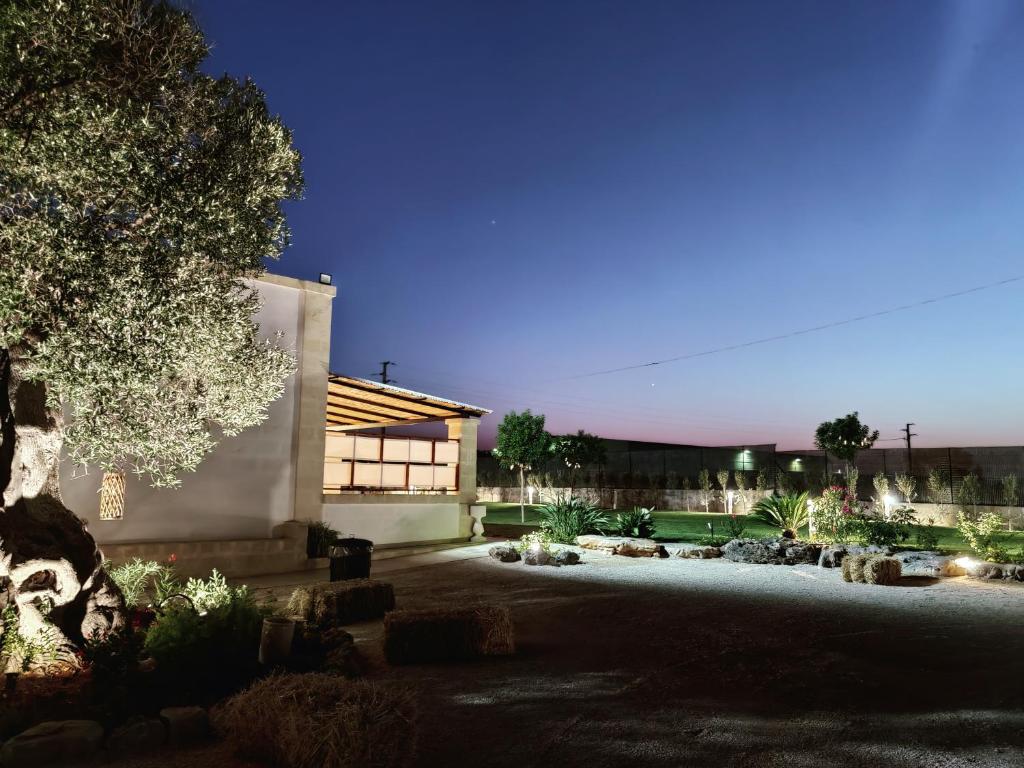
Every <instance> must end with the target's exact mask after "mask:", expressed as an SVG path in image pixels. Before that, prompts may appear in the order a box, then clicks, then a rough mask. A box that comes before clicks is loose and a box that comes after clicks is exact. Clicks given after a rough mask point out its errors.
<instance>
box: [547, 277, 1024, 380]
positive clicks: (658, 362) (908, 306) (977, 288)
mask: <svg viewBox="0 0 1024 768" xmlns="http://www.w3.org/2000/svg"><path fill="white" fill-rule="evenodd" d="M1021 280H1024V275H1017V276H1015V277H1008V278H1006V279H1005V280H997V281H996V282H994V283H986V284H984V285H976V286H974V287H973V288H965V289H964V290H962V291H953V292H951V293H944V294H942V295H941V296H933V297H931V298H928V299H922V300H921V301H916V302H913V303H912V304H901V305H900V306H898V307H890V308H889V309H882V310H879V311H878V312H869V313H868V314H865V315H857V316H856V317H848V318H846V319H845V320H835V321H833V322H831V323H823V324H822V325H815V326H813V327H811V328H802V329H800V330H799V331H790V332H789V333H780V334H778V335H777V336H765V337H763V338H760V339H753V340H752V341H744V342H742V343H739V344H730V345H728V346H725V347H715V348H714V349H705V350H704V351H702V352H691V353H689V354H686V355H677V356H675V357H666V358H664V359H662V360H652V361H650V362H647V363H636V364H635V365H623V366H620V367H618V368H606V369H604V370H600V371H591V372H589V373H580V374H576V375H575V376H563V377H561V379H585V378H589V377H591V376H606V375H608V374H611V373H622V372H623V371H635V370H638V369H640V368H652V367H654V366H656V365H665V364H666V363H678V362H682V361H683V360H693V359H694V358H698V357H707V356H708V355H717V354H719V353H721V352H732V351H734V350H737V349H745V348H747V347H754V346H757V345H759V344H768V343H769V342H773V341H782V340H783V339H791V338H794V337H796V336H803V335H805V334H808V333H816V332H818V331H824V330H827V329H829V328H837V327H839V326H842V325H850V324H851V323H859V322H862V321H864V320H870V319H872V318H875V317H882V316H883V315H891V314H894V313H896V312H905V311H907V310H910V309H917V308H918V307H923V306H926V305H927V304H935V303H937V302H940V301H948V300H949V299H955V298H958V297H960V296H967V295H968V294H971V293H978V292H979V291H986V290H988V289H990V288H998V287H1000V286H1003V285H1009V284H1010V283H1016V282H1019V281H1021ZM561 379H559V380H561Z"/></svg>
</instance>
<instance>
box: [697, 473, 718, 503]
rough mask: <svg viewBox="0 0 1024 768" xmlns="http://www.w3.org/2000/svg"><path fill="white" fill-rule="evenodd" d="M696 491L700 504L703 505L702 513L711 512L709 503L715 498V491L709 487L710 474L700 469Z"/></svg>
mask: <svg viewBox="0 0 1024 768" xmlns="http://www.w3.org/2000/svg"><path fill="white" fill-rule="evenodd" d="M697 489H698V491H700V503H701V504H703V505H704V511H705V512H710V511H711V502H712V501H713V500H714V498H715V491H714V489H713V488H712V486H711V473H710V472H708V470H707V469H702V470H701V471H700V472H699V473H698V475H697Z"/></svg>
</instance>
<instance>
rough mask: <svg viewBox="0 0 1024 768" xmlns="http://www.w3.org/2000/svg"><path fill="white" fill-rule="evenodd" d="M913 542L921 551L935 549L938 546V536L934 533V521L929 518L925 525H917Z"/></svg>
mask: <svg viewBox="0 0 1024 768" xmlns="http://www.w3.org/2000/svg"><path fill="white" fill-rule="evenodd" d="M914 541H915V542H916V543H917V546H919V547H920V548H921V549H935V548H936V547H937V546H939V534H937V533H936V532H935V519H934V518H931V517H929V518H928V523H927V524H926V525H919V526H918V527H917V532H916V533H915V534H914Z"/></svg>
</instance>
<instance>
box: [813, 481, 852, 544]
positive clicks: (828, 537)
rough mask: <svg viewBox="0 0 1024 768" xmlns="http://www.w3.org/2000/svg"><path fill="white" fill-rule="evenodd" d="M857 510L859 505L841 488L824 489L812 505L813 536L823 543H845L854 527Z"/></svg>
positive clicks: (834, 486)
mask: <svg viewBox="0 0 1024 768" xmlns="http://www.w3.org/2000/svg"><path fill="white" fill-rule="evenodd" d="M859 509H860V505H859V504H857V502H856V501H855V500H854V499H852V498H850V496H849V495H848V493H847V490H846V489H845V488H843V487H842V486H838V485H833V486H831V487H829V488H826V489H825V490H824V491H822V492H821V497H820V498H819V499H818V500H817V501H816V502H815V504H814V528H815V536H816V537H818V538H820V539H822V540H824V541H832V542H835V541H845V540H846V538H847V537H848V536H849V535H850V533H851V528H852V527H854V526H855V523H856V520H855V518H856V514H857V512H858V511H859Z"/></svg>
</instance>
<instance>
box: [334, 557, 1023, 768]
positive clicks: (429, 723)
mask: <svg viewBox="0 0 1024 768" xmlns="http://www.w3.org/2000/svg"><path fill="white" fill-rule="evenodd" d="M482 551H483V550H481V552H482ZM584 559H585V564H583V565H579V566H573V567H564V568H553V567H528V566H524V565H522V564H520V563H516V564H501V563H498V562H496V561H493V560H491V559H489V558H479V559H469V560H462V561H459V562H453V563H450V564H446V565H435V566H431V567H424V568H414V569H408V570H402V571H395V572H392V573H389V574H387V575H382V576H381V577H382V578H386V579H387V580H389V581H391V582H392V583H393V584H394V585H395V589H396V594H397V597H398V602H399V606H400V607H406V608H417V607H425V606H429V605H434V604H438V603H441V604H451V603H458V604H461V603H466V602H471V601H474V600H483V601H499V602H501V601H503V602H507V603H508V604H509V605H510V606H511V608H512V611H513V618H514V621H515V625H516V632H517V642H518V647H519V652H518V653H517V655H516V656H515V657H513V658H509V659H496V660H489V661H485V662H481V663H476V664H463V665H453V666H421V667H406V668H401V669H388V668H387V667H386V666H385V665H384V664H383V663H382V662H381V661H380V659H379V654H378V653H377V652H376V648H377V647H378V646H379V640H380V633H381V630H380V626H379V624H370V625H363V626H360V627H357V628H356V630H355V632H354V634H356V636H357V639H358V641H359V645H360V647H361V648H362V649H363V650H364V652H365V653H367V654H368V655H369V656H370V657H371V659H373V660H374V662H375V672H374V675H375V676H379V677H383V678H394V679H396V680H401V681H404V682H408V683H411V684H413V685H415V686H416V687H417V688H419V689H420V691H421V697H422V698H421V702H422V705H421V711H422V722H421V729H420V733H421V738H420V762H419V764H420V765H428V766H432V765H438V766H455V765H463V764H468V763H470V762H472V763H473V764H478V765H485V766H489V767H493V766H517V767H518V768H523V767H524V766H548V765H580V766H587V768H598V767H599V766H628V765H639V764H643V765H645V766H651V765H654V766H705V765H706V766H794V767H801V766H821V765H830V766H883V765H885V766H929V767H933V766H1019V765H1024V675H1022V672H1024V585H1016V584H1010V585H1003V584H991V583H986V582H976V581H970V580H968V579H966V578H958V579H945V580H941V581H937V580H929V579H905V580H904V582H903V584H901V585H900V586H895V587H876V586H870V585H864V584H847V583H845V582H843V581H842V579H841V577H840V574H839V573H838V571H836V570H826V569H819V568H816V567H812V566H791V567H787V566H769V565H742V564H737V563H731V562H727V561H724V560H681V559H674V558H673V559H668V560H647V559H636V560H634V559H629V558H622V557H612V556H609V555H602V554H596V553H592V552H587V553H585V554H584Z"/></svg>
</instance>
